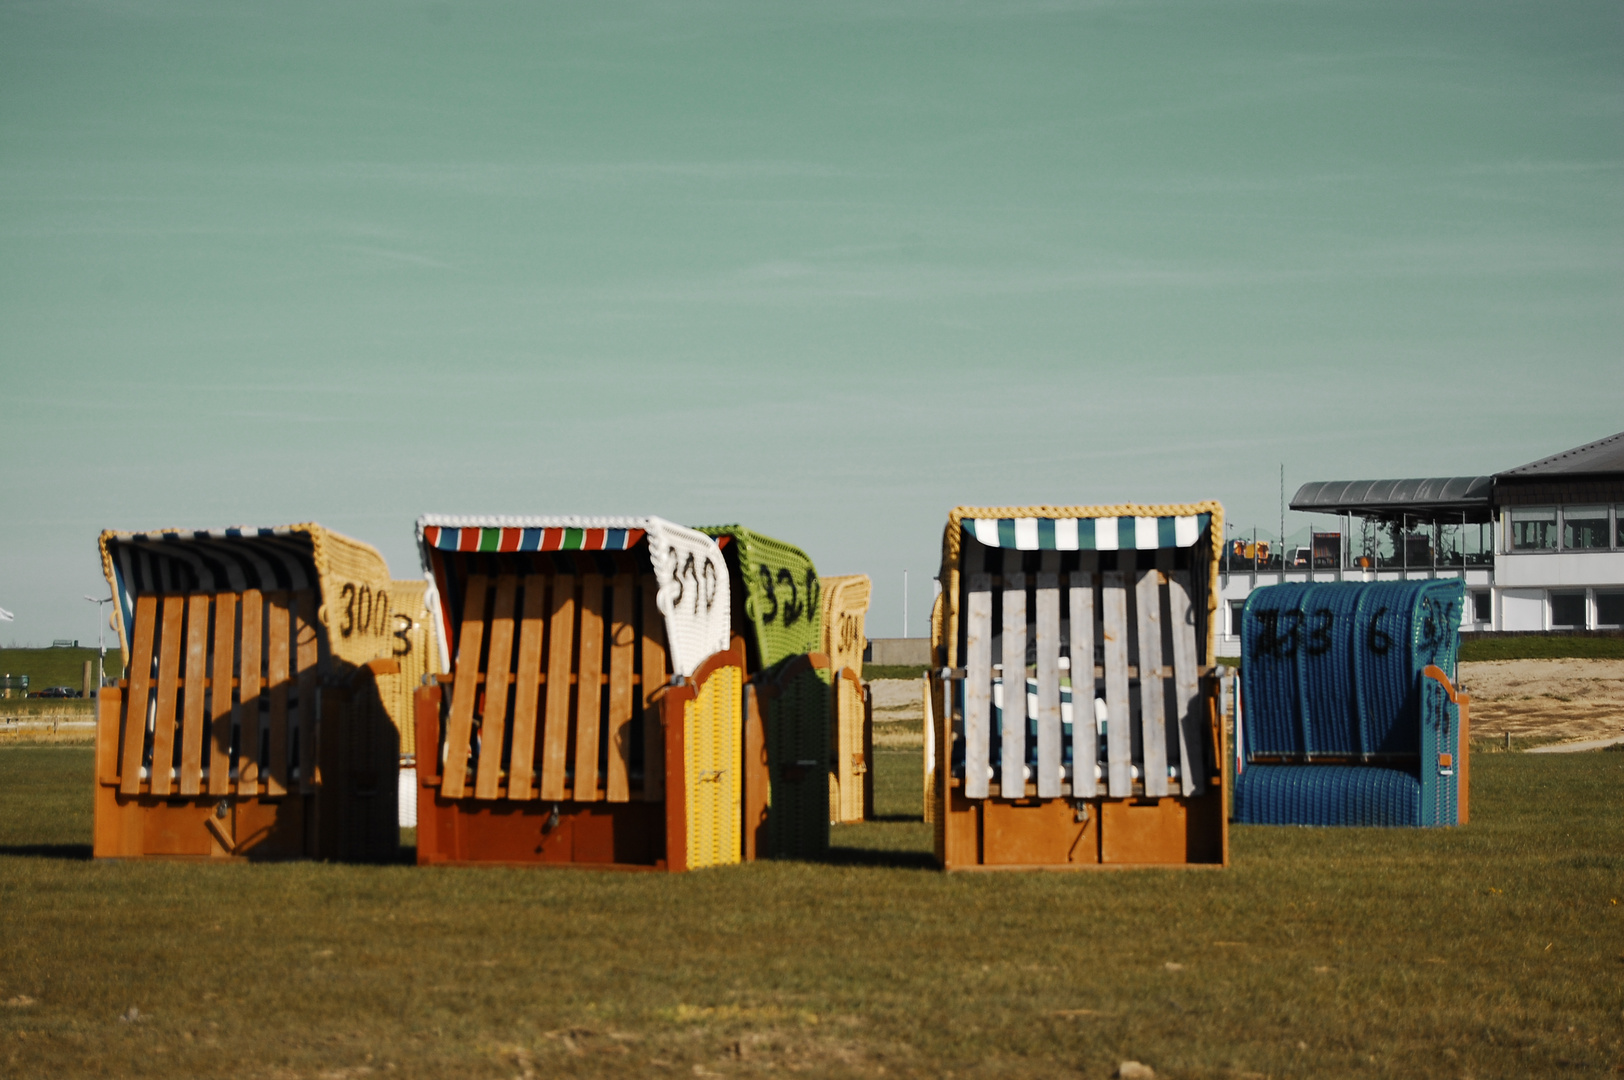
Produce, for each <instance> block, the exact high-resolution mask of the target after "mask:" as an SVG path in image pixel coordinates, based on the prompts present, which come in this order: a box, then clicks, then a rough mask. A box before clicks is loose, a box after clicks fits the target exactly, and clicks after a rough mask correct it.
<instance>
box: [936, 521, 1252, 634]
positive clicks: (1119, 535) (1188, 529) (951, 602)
mask: <svg viewBox="0 0 1624 1080" xmlns="http://www.w3.org/2000/svg"><path fill="white" fill-rule="evenodd" d="M1223 518H1224V508H1223V506H1222V504H1220V503H1218V502H1217V501H1215V500H1208V501H1205V502H1198V503H1175V504H1171V505H1144V504H1140V503H1121V504H1116V505H1111V506H1023V507H1007V506H999V507H983V506H959V507H955V508H954V509H953V512H952V513H951V514H949V515H948V518H947V527H946V528H945V529H944V530H943V531H942V567H941V577H940V580H941V582H942V594H941V596H939V597H938V598H937V601H936V605H935V607H934V608H933V609H932V611H931V644H932V646H933V651H934V652H935V654H936V659H935V663H937V664H946V665H948V666H957V665H959V664H962V663H963V658H962V657H959V656H957V655H956V653H957V644H958V643H957V640H956V638H957V632H958V620H959V610H958V598H959V575H960V571H961V569H962V568H961V567H960V565H959V552H960V549H961V548H962V547H963V540H964V537H965V536H966V535H968V536H970V537H972V538H973V539H975V540H976V541H977V542H979V543H980V544H981V545H982V546H983V547H989V548H1003V549H1008V550H1013V551H1141V550H1156V549H1161V548H1200V549H1201V554H1202V556H1203V558H1202V562H1203V563H1204V565H1203V566H1202V569H1203V570H1204V571H1205V577H1206V579H1207V588H1206V594H1207V596H1206V600H1207V603H1206V614H1207V617H1206V619H1205V620H1204V621H1205V623H1206V627H1207V631H1208V633H1207V635H1206V640H1205V647H1204V651H1203V657H1204V658H1205V659H1204V660H1203V662H1205V663H1211V656H1212V649H1213V641H1212V636H1211V635H1212V627H1213V619H1212V613H1213V612H1214V611H1216V610H1217V607H1218V549H1219V547H1220V546H1221V544H1222V540H1223V528H1224V522H1223Z"/></svg>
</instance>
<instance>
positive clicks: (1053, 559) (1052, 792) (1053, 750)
mask: <svg viewBox="0 0 1624 1080" xmlns="http://www.w3.org/2000/svg"><path fill="white" fill-rule="evenodd" d="M1041 558H1042V560H1043V561H1042V564H1041V566H1042V569H1041V570H1040V571H1039V573H1038V589H1037V596H1036V601H1037V643H1038V650H1037V652H1038V777H1037V780H1038V795H1039V796H1040V797H1041V798H1045V799H1057V798H1059V797H1060V756H1061V755H1060V572H1059V571H1060V552H1058V551H1045V552H1044V553H1043V554H1042V556H1041Z"/></svg>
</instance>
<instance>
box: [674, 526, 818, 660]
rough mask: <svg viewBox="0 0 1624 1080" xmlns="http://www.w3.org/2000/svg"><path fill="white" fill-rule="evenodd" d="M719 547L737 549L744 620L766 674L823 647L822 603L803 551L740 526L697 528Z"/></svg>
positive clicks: (813, 572) (814, 578) (816, 572)
mask: <svg viewBox="0 0 1624 1080" xmlns="http://www.w3.org/2000/svg"><path fill="white" fill-rule="evenodd" d="M699 531H700V532H702V533H704V534H705V535H707V536H711V537H715V538H716V539H717V541H718V542H719V543H731V544H737V545H738V549H737V558H738V567H739V578H740V581H741V583H742V584H743V587H744V596H743V597H742V600H743V602H744V621H745V622H746V623H747V624H748V626H749V629H750V631H751V633H752V636H753V637H754V638H755V646H756V649H757V651H758V654H759V656H760V660H761V666H762V668H763V669H764V670H765V669H767V668H770V667H772V666H773V665H774V664H777V663H780V662H782V661H784V660H787V659H789V658H790V657H792V656H800V655H802V654H804V653H809V652H816V651H817V650H819V649H821V648H822V647H823V598H822V587H821V586H820V585H819V583H818V571H817V568H816V567H815V566H813V565H812V560H811V558H810V557H808V555H807V554H806V552H804V551H802V550H801V549H800V548H798V547H796V546H795V545H794V544H787V543H785V542H784V541H782V540H775V539H773V538H772V537H770V536H764V535H762V534H761V533H758V532H752V531H751V530H749V529H746V528H744V527H743V526H741V525H701V526H699Z"/></svg>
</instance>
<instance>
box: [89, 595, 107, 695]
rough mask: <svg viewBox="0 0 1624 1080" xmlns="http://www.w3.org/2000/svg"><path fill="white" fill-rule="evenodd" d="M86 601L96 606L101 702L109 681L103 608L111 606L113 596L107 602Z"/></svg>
mask: <svg viewBox="0 0 1624 1080" xmlns="http://www.w3.org/2000/svg"><path fill="white" fill-rule="evenodd" d="M85 599H86V600H89V601H90V602H91V603H92V604H95V605H96V648H97V650H98V652H99V655H98V656H97V657H96V698H97V700H98V701H99V700H100V699H101V688H102V684H103V683H105V682H106V681H107V620H106V619H104V618H102V613H101V611H102V609H101V606H102V605H103V604H111V603H112V602H113V594H112V593H108V594H107V599H105V600H97V599H96V598H95V597H94V596H87V597H85Z"/></svg>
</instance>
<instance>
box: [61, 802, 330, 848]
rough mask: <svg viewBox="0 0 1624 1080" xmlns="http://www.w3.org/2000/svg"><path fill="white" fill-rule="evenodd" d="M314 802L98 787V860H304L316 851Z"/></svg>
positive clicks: (96, 828)
mask: <svg viewBox="0 0 1624 1080" xmlns="http://www.w3.org/2000/svg"><path fill="white" fill-rule="evenodd" d="M313 803H314V799H313V798H311V797H307V796H298V795H294V796H288V797H284V798H280V799H275V800H271V799H241V798H238V799H231V800H227V801H226V803H225V814H224V815H223V816H222V815H221V814H220V813H219V809H218V802H217V801H216V800H208V801H200V800H197V799H185V800H182V799H166V798H163V797H162V796H154V795H124V794H121V793H120V792H119V791H118V789H117V788H114V787H109V786H106V785H102V784H98V785H97V786H96V802H95V828H94V835H93V842H92V848H91V850H92V853H93V854H94V855H95V857H96V858H98V859H141V858H169V859H219V860H230V859H256V860H257V859H303V858H308V857H309V854H310V852H311V851H312V849H313V848H314V846H315V844H314V840H315V837H314V836H313V832H314V827H315V814H314V807H313Z"/></svg>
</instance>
